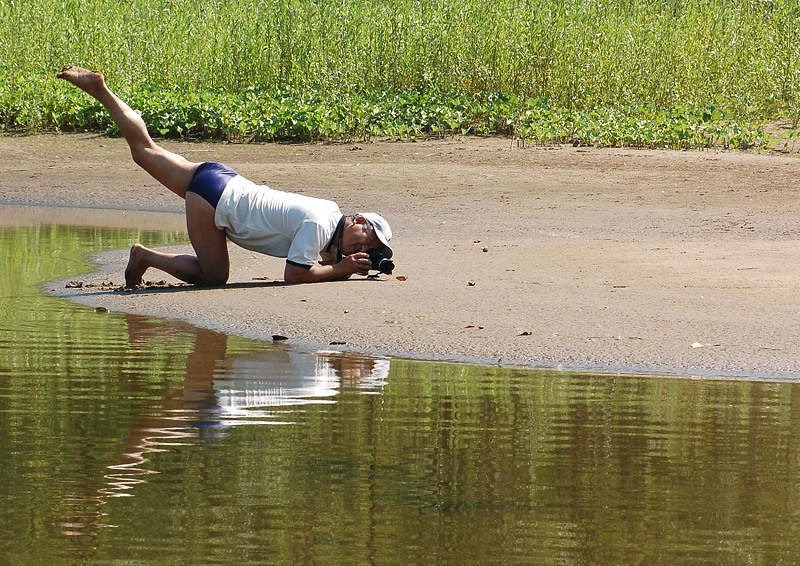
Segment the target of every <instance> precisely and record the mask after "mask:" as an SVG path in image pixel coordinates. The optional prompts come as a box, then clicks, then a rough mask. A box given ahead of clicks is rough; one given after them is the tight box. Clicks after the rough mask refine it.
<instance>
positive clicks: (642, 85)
mask: <svg viewBox="0 0 800 566" xmlns="http://www.w3.org/2000/svg"><path fill="white" fill-rule="evenodd" d="M797 37H800V4H798V2H797V1H796V0H792V1H790V0H706V1H700V0H605V1H599V0H495V1H494V2H485V1H483V0H316V1H312V0H126V1H124V2H123V1H122V0H26V1H24V2H23V1H20V0H0V61H2V62H3V63H2V64H0V127H2V128H4V129H7V130H24V131H42V130H53V129H61V130H84V129H92V130H96V129H101V130H110V131H113V126H112V125H110V124H109V123H108V120H107V118H106V117H105V115H104V113H103V112H102V110H101V109H100V108H99V107H97V106H96V105H95V104H93V103H92V101H91V100H89V99H88V97H86V96H85V95H83V94H82V93H80V92H76V91H75V90H74V89H70V87H69V86H68V85H65V84H63V83H58V82H56V81H55V79H54V78H53V75H54V73H55V71H56V70H58V69H59V68H60V67H61V66H63V65H65V64H73V63H74V64H80V65H83V66H87V67H91V68H97V69H100V70H102V71H103V72H104V73H106V75H107V77H108V80H109V83H110V84H111V85H112V87H113V88H114V89H115V90H116V91H117V92H118V93H119V94H120V95H121V96H122V97H123V98H125V99H126V100H128V101H129V102H130V103H131V105H132V106H134V107H135V108H137V109H141V111H142V113H143V115H144V116H145V117H146V121H147V122H148V124H149V126H150V127H151V129H152V130H153V131H154V132H155V133H158V134H160V135H163V136H169V137H206V138H212V139H228V140H236V141H269V140H278V139H290V140H319V139H353V138H356V139H363V138H369V137H371V136H381V135H391V136H401V137H407V138H413V137H417V136H425V135H446V134H450V133H459V134H481V135H498V134H499V135H513V136H516V137H519V138H521V139H524V140H527V141H529V142H532V143H575V144H592V145H632V146H642V147H708V146H723V147H752V146H754V145H759V144H765V143H767V137H766V135H765V134H764V131H763V128H762V126H763V124H765V123H767V122H769V121H772V120H774V119H776V118H788V119H789V120H790V122H791V123H792V129H796V126H797V123H798V120H800V86H798V85H800V43H799V42H797V41H796V38H797ZM31 46H35V48H31Z"/></svg>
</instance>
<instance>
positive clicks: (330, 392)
mask: <svg viewBox="0 0 800 566" xmlns="http://www.w3.org/2000/svg"><path fill="white" fill-rule="evenodd" d="M220 374H224V377H221V376H220ZM388 375H389V360H387V359H371V358H361V357H355V356H346V355H335V353H328V352H326V353H324V355H320V354H305V353H300V352H291V351H285V350H278V351H264V352H257V353H253V354H248V355H242V356H234V357H230V358H228V359H226V360H224V361H223V363H222V365H221V366H218V369H217V377H216V378H215V379H214V382H213V391H214V397H215V399H214V401H215V404H216V409H217V410H218V416H219V417H220V418H223V419H224V418H226V417H247V416H251V417H252V416H256V413H255V412H254V411H253V409H254V408H259V407H278V406H288V405H304V404H309V403H330V402H333V401H332V400H331V399H330V398H331V397H334V396H335V395H337V394H338V392H339V388H340V384H346V385H350V386H354V387H364V388H371V389H375V388H377V387H380V386H382V385H383V384H384V383H385V381H384V380H385V378H386V377H388ZM260 416H263V415H260ZM226 424H234V423H226Z"/></svg>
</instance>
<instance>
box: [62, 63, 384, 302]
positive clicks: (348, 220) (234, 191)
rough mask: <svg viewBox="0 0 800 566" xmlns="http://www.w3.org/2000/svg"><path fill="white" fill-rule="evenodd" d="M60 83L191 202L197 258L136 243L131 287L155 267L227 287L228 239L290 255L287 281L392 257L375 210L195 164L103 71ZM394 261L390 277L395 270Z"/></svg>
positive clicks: (347, 271)
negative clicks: (155, 130)
mask: <svg viewBox="0 0 800 566" xmlns="http://www.w3.org/2000/svg"><path fill="white" fill-rule="evenodd" d="M56 76H57V77H58V78H60V79H64V80H65V81H67V82H69V83H71V84H73V85H75V86H77V87H78V88H80V89H81V90H83V91H84V92H86V93H87V94H89V95H91V96H92V97H94V98H95V99H96V100H97V101H98V102H100V104H102V105H103V107H105V109H106V110H107V111H108V112H109V114H110V115H111V119H112V120H113V121H114V123H115V124H116V125H117V127H118V128H119V130H120V132H122V135H123V137H124V138H125V141H126V142H127V143H128V146H129V147H130V150H131V156H132V157H133V160H134V162H135V163H136V164H137V165H139V166H140V167H142V169H144V170H145V171H147V172H148V173H149V174H150V175H151V176H152V177H153V178H155V179H156V180H157V181H159V182H160V183H161V184H162V185H164V186H165V187H167V188H168V189H169V190H171V191H172V192H173V193H175V194H176V195H178V196H179V197H181V198H183V199H185V201H186V227H187V230H188V232H189V240H190V242H191V243H192V247H193V248H194V251H195V255H177V254H168V253H163V252H159V251H156V250H151V249H148V248H146V247H144V246H142V245H141V244H135V245H134V246H133V247H132V248H131V250H130V257H129V258H128V266H127V268H126V269H125V285H126V286H127V287H136V286H139V285H141V284H142V277H143V276H144V274H145V272H146V271H147V270H148V269H149V268H151V267H153V268H155V269H160V270H161V271H165V272H166V273H169V274H170V275H172V276H174V277H176V278H178V279H180V280H181V281H185V282H187V283H194V284H202V285H222V284H224V283H225V282H227V280H228V276H229V274H230V262H229V258H228V246H227V240H228V239H230V240H231V241H232V242H234V243H236V244H238V245H240V246H242V247H244V248H247V249H250V250H254V251H257V252H261V253H264V254H267V255H271V256H275V257H285V258H286V267H285V269H284V274H283V276H284V279H285V280H286V281H287V282H289V283H311V282H317V281H331V280H336V279H347V278H348V277H350V276H351V275H353V274H359V275H367V274H368V273H369V270H370V269H371V268H372V269H378V266H379V263H380V262H381V260H383V261H384V263H386V262H387V261H388V260H390V258H391V257H392V249H391V247H390V246H389V241H390V240H391V238H392V230H391V228H390V227H389V224H388V223H387V222H386V220H384V219H383V217H381V216H379V215H378V214H374V213H362V214H356V215H354V216H344V215H342V213H341V211H340V210H339V207H338V205H336V203H334V202H331V201H328V200H322V199H316V198H312V197H307V196H303V195H297V194H291V193H285V192H282V191H276V190H274V189H270V188H269V187H266V186H262V185H256V184H255V183H252V182H251V181H248V180H247V179H245V178H244V177H242V176H241V175H238V174H237V173H236V172H235V171H233V170H232V169H230V168H229V167H227V166H225V165H223V164H221V163H215V162H205V163H194V162H191V161H188V160H186V159H185V158H184V157H182V156H180V155H178V154H175V153H172V152H170V151H167V150H166V149H164V148H162V147H160V146H158V145H157V144H156V143H155V142H154V141H153V140H152V138H151V137H150V134H149V133H148V132H147V127H146V126H145V123H144V120H142V118H141V116H139V114H138V113H137V112H135V111H134V110H133V109H131V107H130V106H128V105H127V104H126V103H125V102H123V101H122V100H120V99H119V98H118V97H117V96H116V95H115V94H114V93H113V92H112V91H111V90H110V89H109V88H108V86H107V85H106V82H105V78H104V77H103V75H102V74H100V73H98V72H95V71H88V70H86V69H82V68H80V67H65V68H64V69H62V70H61V71H60V72H59V73H58V74H57V75H56ZM392 267H393V264H392V263H391V261H388V267H386V268H384V269H383V271H384V272H385V273H391V268H392Z"/></svg>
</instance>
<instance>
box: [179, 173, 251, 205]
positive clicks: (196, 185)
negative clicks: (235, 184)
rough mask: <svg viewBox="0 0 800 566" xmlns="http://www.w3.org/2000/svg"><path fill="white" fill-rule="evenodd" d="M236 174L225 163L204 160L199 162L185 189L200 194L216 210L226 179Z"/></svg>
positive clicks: (226, 182) (228, 179)
mask: <svg viewBox="0 0 800 566" xmlns="http://www.w3.org/2000/svg"><path fill="white" fill-rule="evenodd" d="M236 175H238V173H236V171H234V170H233V169H231V168H230V167H228V166H227V165H223V164H222V163H217V162H215V161H206V162H205V163H202V164H200V167H198V168H197V171H195V172H194V177H192V180H191V181H189V186H188V187H186V191H187V192H191V193H195V194H198V195H200V196H201V197H203V198H204V199H206V201H208V204H210V205H211V206H213V207H214V210H216V209H217V203H218V202H219V198H220V197H221V196H222V191H224V190H225V186H226V185H227V184H228V181H230V180H231V179H233V178H234V177H235V176H236Z"/></svg>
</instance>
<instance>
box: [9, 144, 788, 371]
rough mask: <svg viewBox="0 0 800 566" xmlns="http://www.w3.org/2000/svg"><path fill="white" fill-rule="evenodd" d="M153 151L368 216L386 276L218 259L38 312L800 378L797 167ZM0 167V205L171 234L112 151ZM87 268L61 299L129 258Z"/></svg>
mask: <svg viewBox="0 0 800 566" xmlns="http://www.w3.org/2000/svg"><path fill="white" fill-rule="evenodd" d="M165 145H169V146H170V147H171V149H173V151H175V150H176V149H177V151H179V152H182V153H184V154H194V155H192V158H194V159H198V155H209V157H208V158H209V159H212V158H213V159H215V160H220V161H224V162H226V163H229V164H230V165H232V166H234V167H235V168H236V169H237V170H239V171H240V172H241V173H242V174H244V175H245V176H248V177H250V178H252V179H253V180H254V181H256V182H260V183H265V184H270V185H272V186H275V188H280V189H284V190H291V191H295V192H303V193H306V194H312V195H314V196H320V197H322V198H329V199H331V200H335V201H337V202H339V203H340V205H341V207H342V210H343V212H345V213H351V212H357V211H359V210H365V209H366V210H370V209H374V210H376V211H377V212H380V213H382V214H384V216H386V217H387V219H389V221H390V223H391V224H392V227H393V229H394V230H395V233H396V236H395V240H394V241H393V244H395V246H394V247H395V249H396V252H395V254H396V258H397V260H398V262H397V266H398V268H397V270H396V271H395V273H394V275H393V276H390V277H387V276H382V277H381V278H380V279H379V280H365V279H363V278H353V279H351V280H349V281H344V282H332V283H331V282H329V283H320V284H306V285H284V284H283V283H282V281H281V277H282V268H283V263H282V260H279V259H276V258H267V257H265V256H260V255H258V254H254V253H251V252H247V251H245V250H242V249H240V248H237V247H235V246H233V245H231V248H230V250H231V263H232V270H231V279H230V282H229V284H228V285H227V286H225V287H220V288H194V287H178V288H169V289H145V290H140V291H136V292H133V293H130V292H127V293H119V292H115V291H114V290H113V289H108V288H105V289H104V288H102V287H84V288H82V289H65V288H63V286H62V288H60V289H59V288H57V285H53V284H49V285H47V286H46V287H47V291H48V292H51V294H55V295H57V296H60V297H63V298H66V299H68V300H72V301H75V302H79V303H82V304H87V305H91V306H104V307H106V308H108V309H109V310H112V311H120V312H130V313H136V314H145V315H152V316H161V317H166V318H177V319H180V320H184V321H187V322H191V323H193V324H199V325H201V326H207V327H211V328H214V329H216V330H222V331H225V332H230V333H233V334H239V335H243V336H247V337H251V338H256V339H265V340H269V339H270V336H271V335H273V334H279V335H283V336H288V337H289V338H290V340H289V341H288V344H290V345H293V346H296V347H299V348H301V349H302V348H305V349H309V348H310V349H312V350H313V349H320V348H324V349H335V350H346V351H352V352H359V353H366V354H375V355H391V356H395V357H401V358H413V359H426V360H430V361H453V362H458V363H462V362H463V363H480V364H482V365H487V366H501V367H511V368H517V367H519V368H531V369H533V368H542V369H562V370H567V371H586V372H592V373H615V374H617V373H626V374H627V373H633V374H646V375H668V376H675V377H708V378H712V377H715V378H722V379H728V378H731V379H768V380H771V379H776V380H787V379H795V378H797V377H800V333H798V332H797V330H798V327H800V323H798V322H797V320H798V314H800V296H798V293H797V282H798V281H800V237H798V236H800V228H798V227H797V226H796V224H797V223H796V219H797V215H798V212H800V204H799V203H798V199H797V196H796V189H795V186H796V179H797V178H798V175H797V173H798V172H800V161H798V160H797V159H796V158H793V157H790V156H782V155H781V156H769V155H752V154H747V153H732V152H731V153H728V152H721V151H720V152H715V151H708V152H671V151H653V150H626V149H613V150H612V149H593V148H571V147H569V148H565V147H557V148H552V147H548V148H537V147H528V148H516V147H514V146H513V145H512V144H510V143H509V141H508V140H502V139H481V138H474V139H473V138H465V139H450V140H429V141H423V142H416V143H411V142H403V143H395V142H391V141H376V142H373V143H366V144H308V145H263V146H262V145H258V146H253V145H251V146H244V145H225V144H195V143H184V144H181V143H170V144H165ZM0 148H2V150H3V151H4V152H5V154H6V155H9V159H8V162H7V163H5V164H3V165H2V166H0V205H6V206H15V207H29V208H31V209H36V210H39V208H38V207H47V208H48V209H50V210H51V211H53V210H58V211H59V213H63V211H64V210H66V209H71V210H83V211H85V210H90V211H93V212H92V213H91V214H94V215H96V217H97V222H120V221H121V219H124V220H125V222H130V223H131V225H132V226H131V227H139V228H142V227H144V226H143V223H144V220H143V218H145V217H147V218H149V219H151V220H153V221H154V223H155V224H156V225H159V226H164V223H165V221H166V220H165V219H169V222H170V223H171V224H170V226H171V228H170V229H174V228H172V226H176V225H178V224H179V223H180V222H181V221H182V220H181V215H180V214H181V203H180V202H176V201H175V199H174V197H173V196H172V195H168V194H166V193H167V191H166V190H165V189H161V188H160V187H158V186H157V184H156V183H155V182H154V181H152V180H150V179H149V178H148V177H147V175H146V174H144V173H143V172H141V171H140V170H138V169H137V168H136V167H135V166H134V165H133V164H131V163H129V162H128V161H129V158H128V155H127V150H126V149H125V147H124V142H123V141H122V140H118V139H112V138H105V137H99V136H90V135H80V134H76V135H69V136H65V135H57V136H31V137H24V138H18V137H0ZM87 172H89V173H87ZM54 187H56V188H57V190H53V188H54ZM138 211H143V212H141V213H140V212H138ZM152 211H158V214H154V213H153V212H152ZM78 214H80V215H83V216H84V218H85V217H86V212H80V213H78ZM4 216H11V215H8V214H3V210H2V209H0V217H4ZM13 216H14V218H16V215H13ZM115 225H116V224H111V226H110V227H112V226H115ZM123 227H125V226H123ZM181 249H182V250H187V249H189V248H188V246H187V247H181ZM99 260H100V262H101V267H100V268H99V271H98V272H96V273H92V274H88V275H85V276H82V277H80V278H79V279H80V280H81V281H84V282H85V283H86V284H88V285H100V284H101V283H102V282H103V281H102V280H103V279H105V280H108V279H111V280H112V281H116V282H117V283H119V284H121V282H122V272H123V270H124V265H125V262H126V260H127V250H120V251H116V252H104V253H103V254H101V255H100V259H99ZM93 261H96V259H95V258H93ZM397 276H402V277H404V278H405V280H400V279H398V278H397ZM72 279H76V278H72ZM145 279H147V280H161V279H164V280H168V279H169V278H168V277H166V276H164V275H162V274H160V273H158V274H156V273H150V272H148V274H147V275H146V276H145ZM118 286H119V285H118ZM51 289H52V290H51ZM332 342H335V343H341V342H343V343H344V344H333V345H332V344H331V343H332Z"/></svg>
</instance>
